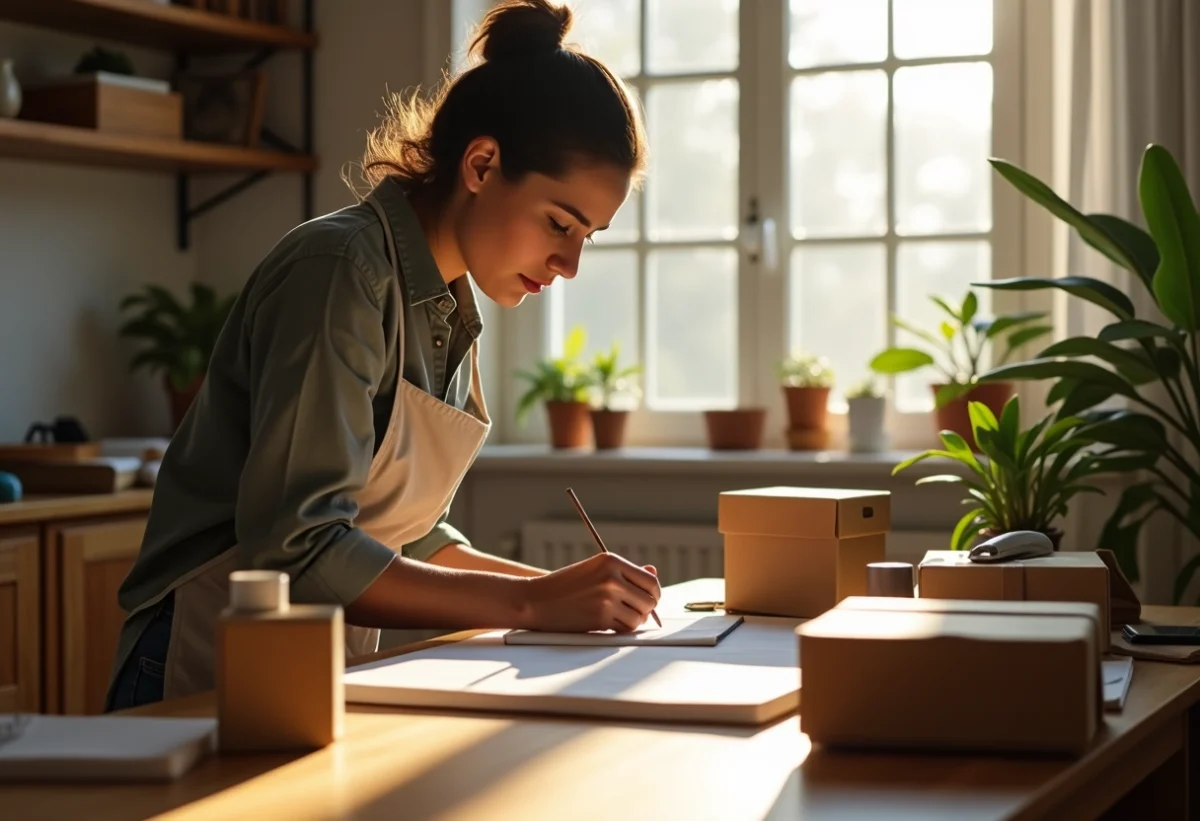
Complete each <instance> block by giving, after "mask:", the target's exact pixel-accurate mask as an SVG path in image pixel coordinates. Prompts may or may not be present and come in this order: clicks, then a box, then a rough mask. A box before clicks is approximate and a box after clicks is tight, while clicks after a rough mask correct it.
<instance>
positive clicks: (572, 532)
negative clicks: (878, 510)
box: [519, 519, 950, 585]
mask: <svg viewBox="0 0 1200 821" xmlns="http://www.w3.org/2000/svg"><path fill="white" fill-rule="evenodd" d="M593 524H595V525H596V530H598V531H600V536H601V537H602V538H603V539H604V544H605V546H606V547H608V549H609V550H611V551H613V552H614V553H617V554H620V555H621V556H623V557H625V558H626V559H629V560H630V561H631V562H634V563H635V564H652V565H654V567H655V569H656V570H657V571H658V577H659V580H660V582H661V583H662V584H663V585H668V584H678V583H679V582H685V581H689V580H691V579H699V578H723V577H724V575H725V561H724V558H725V551H724V538H723V537H722V536H721V534H720V533H719V532H718V531H717V528H716V526H715V525H714V526H710V525H691V524H672V523H661V522H593ZM949 546H950V533H949V531H948V530H947V531H937V530H898V531H896V530H894V531H892V532H890V533H888V537H887V558H888V559H889V560H891V561H905V562H911V563H913V564H914V565H915V564H917V563H918V562H920V561H921V558H922V557H923V556H924V555H925V551H926V550H945V549H947V548H948V547H949ZM519 550H520V556H519V558H520V561H523V562H525V563H527V564H531V565H533V566H535V567H544V568H546V569H547V570H557V569H558V568H560V567H565V566H566V565H568V564H571V563H572V562H577V561H579V560H580V559H586V558H587V557H589V556H594V555H596V553H597V548H596V543H595V542H594V541H593V540H592V537H591V534H590V533H588V531H587V528H586V527H584V525H583V522H580V521H579V520H575V521H566V520H553V519H543V520H537V521H532V522H526V523H525V525H524V526H523V527H522V528H521V543H520V547H519Z"/></svg>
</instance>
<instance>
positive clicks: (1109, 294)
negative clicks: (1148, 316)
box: [971, 277, 1133, 319]
mask: <svg viewBox="0 0 1200 821" xmlns="http://www.w3.org/2000/svg"><path fill="white" fill-rule="evenodd" d="M971 284H972V285H973V286H978V287H981V288H995V289H996V290H998V291H1039V290H1043V289H1045V288H1058V289H1059V290H1063V291H1066V292H1067V293H1069V294H1071V295H1073V296H1077V297H1079V298H1080V299H1086V300H1087V301H1088V302H1092V303H1094V304H1096V305H1099V306H1100V307H1101V308H1104V309H1105V310H1106V311H1108V312H1109V313H1112V314H1114V315H1115V316H1116V317H1117V318H1118V319H1133V302H1132V301H1131V300H1130V299H1129V297H1127V296H1125V294H1123V293H1122V292H1121V291H1119V290H1117V289H1116V288H1114V287H1113V286H1112V285H1109V284H1108V283H1107V282H1102V281H1101V280H1098V279H1092V278H1091V277H1056V278H1055V279H1038V278H1035V277H1014V278H1012V279H994V280H990V281H988V282H973V283H971Z"/></svg>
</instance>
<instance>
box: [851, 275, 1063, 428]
mask: <svg viewBox="0 0 1200 821" xmlns="http://www.w3.org/2000/svg"><path fill="white" fill-rule="evenodd" d="M930 299H931V300H932V301H933V303H934V304H935V305H937V306H938V308H939V309H940V310H941V311H942V312H943V313H944V314H945V315H946V319H944V320H943V321H942V323H941V326H940V327H939V329H938V330H939V333H938V334H935V333H933V332H931V331H928V330H925V329H923V328H918V327H916V326H914V325H912V324H910V323H909V322H907V321H905V320H904V319H901V318H900V317H897V316H893V317H892V323H893V324H894V325H895V326H896V327H897V328H900V329H901V330H903V331H906V332H907V333H910V334H912V335H913V336H916V337H917V338H918V339H921V340H922V341H924V342H925V343H926V345H927V347H926V348H906V347H892V348H888V349H887V350H885V351H882V352H881V353H879V354H877V355H876V356H875V358H874V359H872V360H871V370H873V371H875V372H876V373H879V374H887V375H895V374H899V373H908V372H910V371H916V370H920V369H921V368H929V367H932V368H934V369H935V370H936V371H937V372H938V373H939V375H940V376H941V377H942V379H941V381H939V382H936V383H934V384H933V385H932V388H933V395H934V408H935V415H934V421H935V424H936V425H937V430H951V431H954V432H955V433H957V434H958V435H959V436H961V437H962V438H963V439H965V440H966V441H967V442H970V443H971V444H972V447H975V446H976V445H975V443H974V442H973V441H972V439H971V436H972V433H971V428H972V425H971V419H970V416H969V414H968V412H967V406H968V402H971V401H975V402H982V403H983V404H984V405H986V406H987V407H988V408H989V409H990V410H991V411H992V414H993V415H995V416H998V415H999V414H1000V412H1001V410H1002V409H1003V408H1004V403H1005V402H1007V401H1008V399H1009V398H1010V397H1011V396H1012V395H1013V392H1014V388H1013V385H1012V383H1011V382H1003V381H989V382H986V383H983V382H980V380H979V373H980V360H981V359H982V358H983V355H984V353H985V352H988V349H989V346H992V345H995V344H996V343H997V342H1000V341H1004V342H1005V348H1004V352H1003V353H1002V354H1001V355H1000V357H999V359H996V360H995V363H996V364H1003V363H1005V362H1007V361H1008V360H1009V358H1010V357H1011V356H1012V355H1013V352H1014V351H1015V350H1016V349H1017V348H1019V347H1020V346H1022V345H1024V344H1026V343H1029V342H1032V341H1033V340H1035V339H1038V338H1039V337H1041V336H1044V335H1046V334H1048V333H1050V331H1051V330H1052V328H1051V327H1050V326H1049V325H1045V324H1036V325H1035V324H1031V323H1033V322H1036V321H1037V320H1041V319H1044V318H1045V314H1043V313H1038V312H1036V311H1029V312H1024V313H1017V314H1011V315H1009V316H1001V317H997V318H995V319H986V318H983V317H980V316H978V311H979V298H978V297H977V296H976V295H975V292H974V291H970V290H968V291H967V295H966V296H965V297H964V298H963V300H962V303H961V304H960V306H959V307H958V308H954V307H953V306H951V305H950V303H948V302H947V301H946V300H944V299H942V298H941V297H939V296H931V297H930Z"/></svg>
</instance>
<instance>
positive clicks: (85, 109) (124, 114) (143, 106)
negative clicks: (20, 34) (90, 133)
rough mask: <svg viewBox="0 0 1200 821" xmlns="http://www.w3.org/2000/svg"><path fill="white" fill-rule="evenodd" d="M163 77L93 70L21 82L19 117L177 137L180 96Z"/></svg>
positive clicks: (138, 134) (179, 134)
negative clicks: (22, 87) (51, 78)
mask: <svg viewBox="0 0 1200 821" xmlns="http://www.w3.org/2000/svg"><path fill="white" fill-rule="evenodd" d="M164 86H165V87H166V88H167V89H169V86H167V85H166V84H165V83H159V82H156V81H153V80H146V79H145V78H140V77H124V76H121V75H113V74H107V73H104V72H99V73H96V74H81V75H71V76H68V77H62V78H55V79H53V80H47V81H44V82H42V83H38V84H34V85H30V86H28V87H26V89H25V92H24V102H23V103H22V106H21V119H24V120H34V121H37V122H43V123H55V124H57V125H69V126H74V127H76V128H90V129H94V130H96V131H103V132H106V133H110V134H123V135H126V136H131V137H158V138H162V139H168V140H178V139H181V138H182V136H183V98H182V96H181V95H180V94H179V93H178V92H174V91H170V90H163V87H164Z"/></svg>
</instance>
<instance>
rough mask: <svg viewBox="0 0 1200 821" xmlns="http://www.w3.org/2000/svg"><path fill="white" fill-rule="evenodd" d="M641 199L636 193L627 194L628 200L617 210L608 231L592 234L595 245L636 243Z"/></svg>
mask: <svg viewBox="0 0 1200 821" xmlns="http://www.w3.org/2000/svg"><path fill="white" fill-rule="evenodd" d="M641 199H642V195H641V194H640V193H638V192H637V191H633V192H631V193H630V194H629V198H628V199H627V200H625V204H624V205H622V206H621V207H620V208H619V209H618V210H617V215H616V216H615V217H613V220H612V222H611V223H610V224H609V226H608V229H607V230H605V231H597V232H596V233H594V234H592V238H593V239H594V240H595V241H596V244H597V245H601V244H606V243H614V242H637V238H638V208H639V207H640V205H641ZM585 256H586V254H585Z"/></svg>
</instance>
